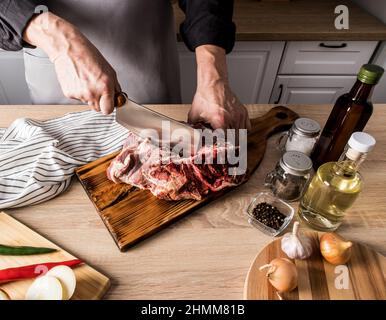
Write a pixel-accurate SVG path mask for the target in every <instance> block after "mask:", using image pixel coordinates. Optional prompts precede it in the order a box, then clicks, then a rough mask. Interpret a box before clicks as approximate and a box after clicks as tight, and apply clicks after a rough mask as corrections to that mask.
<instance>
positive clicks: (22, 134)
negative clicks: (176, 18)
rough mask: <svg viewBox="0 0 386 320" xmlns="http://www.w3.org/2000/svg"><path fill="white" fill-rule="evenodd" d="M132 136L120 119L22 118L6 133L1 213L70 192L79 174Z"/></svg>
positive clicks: (82, 115) (0, 140)
mask: <svg viewBox="0 0 386 320" xmlns="http://www.w3.org/2000/svg"><path fill="white" fill-rule="evenodd" d="M127 133H128V131H127V130H126V129H125V128H123V127H122V126H120V125H119V124H118V123H116V122H115V114H112V115H109V116H104V115H102V114H100V113H97V112H94V111H85V112H76V113H69V114H67V115H66V116H64V117H61V118H57V119H53V120H48V121H37V120H32V119H25V118H22V119H18V120H16V121H15V122H13V123H12V124H11V126H10V127H9V128H8V129H0V209H5V208H16V207H22V206H27V205H33V204H38V203H41V202H44V201H47V200H49V199H52V198H54V197H55V196H57V195H59V194H60V193H62V192H63V191H65V190H66V189H67V188H68V187H69V185H70V183H71V177H72V176H73V175H74V173H75V169H76V168H77V167H79V166H82V165H84V164H86V163H88V162H90V161H93V160H96V159H98V158H100V157H103V156H105V155H108V154H110V153H112V152H114V151H117V150H119V149H120V148H121V147H122V144H123V143H124V141H125V139H126V137H127Z"/></svg>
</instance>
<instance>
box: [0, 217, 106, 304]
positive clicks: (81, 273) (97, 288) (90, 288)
mask: <svg viewBox="0 0 386 320" xmlns="http://www.w3.org/2000/svg"><path fill="white" fill-rule="evenodd" d="M0 243H1V244H5V245H13V246H23V245H24V246H34V247H47V248H56V249H58V251H57V252H54V253H50V254H44V255H34V256H0V269H7V268H13V267H21V266H25V265H31V264H37V263H44V262H60V261H66V260H72V259H76V258H75V257H74V256H73V255H71V254H69V253H68V252H66V251H64V250H63V249H61V248H60V247H58V246H56V245H55V244H53V243H52V242H50V241H48V240H47V239H45V238H43V237H42V236H41V235H39V234H37V233H36V232H35V231H33V230H31V229H29V228H28V227H26V226H25V225H24V224H22V223H20V222H19V221H17V220H15V219H14V218H12V217H11V216H9V215H7V214H5V213H2V212H0ZM74 272H75V275H76V279H77V286H76V290H75V293H74V296H73V298H72V299H73V300H96V299H101V298H102V297H103V296H104V294H105V293H106V292H107V290H108V289H109V287H110V280H109V279H108V278H107V277H106V276H104V275H103V274H101V273H100V272H98V271H96V270H95V269H93V268H91V267H90V266H88V265H87V264H82V265H81V266H79V267H76V268H74ZM32 282H33V280H22V281H15V282H10V283H7V284H0V288H1V289H3V290H5V292H7V293H8V295H9V296H10V297H11V299H12V300H24V297H25V294H26V292H27V290H28V288H29V286H30V285H31V283H32Z"/></svg>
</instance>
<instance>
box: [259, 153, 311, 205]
mask: <svg viewBox="0 0 386 320" xmlns="http://www.w3.org/2000/svg"><path fill="white" fill-rule="evenodd" d="M311 172H312V161H311V159H310V158H309V157H308V156H307V155H305V154H304V153H302V152H299V151H288V152H286V153H284V155H283V156H282V158H281V159H280V161H279V162H278V163H277V164H276V167H275V169H274V170H273V171H272V172H270V173H269V174H268V175H267V177H266V179H265V186H267V187H269V188H270V189H271V191H272V193H273V194H274V195H275V196H276V197H278V198H280V199H282V200H286V201H297V200H299V199H300V198H301V196H302V194H303V190H304V188H305V186H306V185H307V183H308V181H309V180H310V178H311Z"/></svg>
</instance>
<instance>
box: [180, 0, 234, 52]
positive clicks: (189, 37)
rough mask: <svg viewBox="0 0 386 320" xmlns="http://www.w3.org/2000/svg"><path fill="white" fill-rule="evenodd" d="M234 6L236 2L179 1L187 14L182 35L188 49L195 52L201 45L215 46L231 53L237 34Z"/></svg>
mask: <svg viewBox="0 0 386 320" xmlns="http://www.w3.org/2000/svg"><path fill="white" fill-rule="evenodd" d="M233 4H234V0H179V5H180V8H181V9H182V11H184V12H185V21H184V22H183V23H182V24H181V26H180V34H181V37H182V39H183V40H184V42H185V44H186V45H187V47H188V48H189V49H190V50H192V51H194V49H196V47H198V46H200V45H204V44H213V45H217V46H219V47H222V48H224V49H225V50H226V52H227V53H229V52H231V51H232V49H233V46H234V44H235V34H236V26H235V24H234V23H233V22H232V17H233Z"/></svg>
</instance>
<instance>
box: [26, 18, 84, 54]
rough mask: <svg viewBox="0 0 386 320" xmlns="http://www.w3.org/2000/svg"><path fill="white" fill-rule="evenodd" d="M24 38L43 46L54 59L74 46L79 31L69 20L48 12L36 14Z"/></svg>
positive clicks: (34, 44)
mask: <svg viewBox="0 0 386 320" xmlns="http://www.w3.org/2000/svg"><path fill="white" fill-rule="evenodd" d="M23 39H24V41H26V42H27V43H29V44H31V45H33V46H36V47H38V48H41V49H42V50H43V51H45V52H46V53H47V55H48V56H49V57H50V59H51V61H54V60H55V59H56V58H57V57H58V56H59V55H60V53H63V52H67V51H69V50H70V49H71V48H73V47H74V43H76V41H75V40H77V41H79V39H80V37H79V31H78V30H77V29H76V28H75V27H74V26H73V25H72V24H70V23H69V22H67V21H65V20H63V19H61V18H60V17H58V16H56V15H54V14H52V13H50V12H47V13H43V14H40V15H37V16H35V17H34V18H33V19H31V21H30V22H29V24H28V25H27V27H26V28H25V31H24V34H23Z"/></svg>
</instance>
